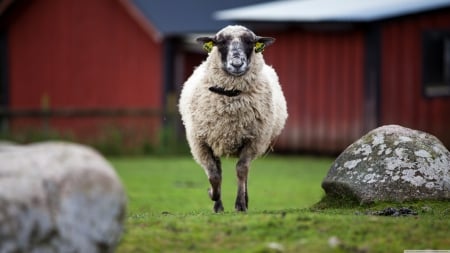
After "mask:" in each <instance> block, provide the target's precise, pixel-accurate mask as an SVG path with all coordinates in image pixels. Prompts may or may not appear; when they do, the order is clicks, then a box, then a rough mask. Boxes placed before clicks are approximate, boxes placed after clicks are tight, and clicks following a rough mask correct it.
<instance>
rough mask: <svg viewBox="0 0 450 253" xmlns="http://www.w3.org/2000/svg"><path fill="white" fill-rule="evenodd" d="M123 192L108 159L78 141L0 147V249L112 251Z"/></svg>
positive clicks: (119, 227)
mask: <svg viewBox="0 0 450 253" xmlns="http://www.w3.org/2000/svg"><path fill="white" fill-rule="evenodd" d="M125 207H126V197H125V192H124V190H123V187H122V184H121V183H120V181H119V178H118V177H117V175H116V173H115V171H114V170H113V168H112V167H111V166H110V165H109V163H108V162H107V161H106V160H105V159H104V158H103V157H102V156H101V155H99V154H98V153H97V152H96V151H94V150H92V149H90V148H88V147H85V146H81V145H76V144H69V143H61V142H47V143H40V144H33V145H27V146H19V147H14V148H11V149H2V151H1V152H0V238H1V239H0V242H1V243H0V252H74V253H82V252H92V253H103V252H105V253H106V252H113V251H114V248H115V246H116V245H117V243H118V241H119V239H120V236H121V234H122V231H123V220H124V216H125V213H124V212H125Z"/></svg>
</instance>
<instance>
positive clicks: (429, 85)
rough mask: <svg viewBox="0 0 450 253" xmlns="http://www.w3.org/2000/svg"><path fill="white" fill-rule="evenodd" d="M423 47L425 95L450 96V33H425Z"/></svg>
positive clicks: (437, 31)
mask: <svg viewBox="0 0 450 253" xmlns="http://www.w3.org/2000/svg"><path fill="white" fill-rule="evenodd" d="M422 46H423V48H422V54H423V67H422V70H423V72H422V73H423V90H424V93H425V95H426V96H429V97H435V96H450V31H448V30H446V31H443V30H433V31H426V32H424V33H423V36H422Z"/></svg>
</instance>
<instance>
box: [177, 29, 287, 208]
mask: <svg viewBox="0 0 450 253" xmlns="http://www.w3.org/2000/svg"><path fill="white" fill-rule="evenodd" d="M274 40H275V39H274V38H270V37H260V36H256V35H255V34H254V33H253V32H252V31H251V30H249V29H247V28H246V27H243V26H239V25H232V26H227V27H225V28H223V29H222V30H220V31H219V32H218V33H217V34H216V35H215V36H212V37H200V38H197V41H198V42H200V43H203V48H204V49H205V50H206V51H208V52H209V54H208V57H207V59H206V61H204V62H203V63H201V64H200V65H199V66H198V67H197V68H196V69H195V70H194V72H193V74H192V75H191V76H190V77H189V78H188V79H187V81H186V82H185V83H184V85H183V88H182V91H181V95H180V99H179V111H180V114H181V118H182V121H183V124H184V126H185V129H186V138H187V141H188V144H189V146H190V149H191V153H192V156H193V157H194V159H195V161H196V162H197V163H198V164H199V165H201V167H203V169H204V170H205V172H206V175H207V177H208V179H209V183H210V185H211V188H210V189H209V190H208V193H209V197H210V198H211V200H212V201H214V207H213V210H214V211H215V212H222V211H223V210H224V208H223V204H222V200H221V182H222V168H221V161H220V157H222V156H236V157H237V158H238V162H237V164H236V174H237V185H238V190H237V196H236V202H235V209H236V211H243V212H245V211H247V209H248V190H247V176H248V171H249V168H250V163H251V161H252V160H254V159H256V158H257V157H259V156H261V155H263V154H264V153H266V152H267V151H268V150H269V149H270V148H271V144H273V141H274V140H275V138H276V137H277V136H278V135H279V134H280V133H281V131H282V129H283V128H284V124H285V121H286V119H287V116H288V114H287V108H286V101H285V98H284V95H283V92H282V89H281V86H280V84H279V81H278V76H277V74H276V73H275V71H274V69H273V68H272V67H270V66H268V65H266V63H265V62H264V59H263V56H262V51H263V50H264V48H265V47H267V46H269V45H270V44H272V43H273V42H274Z"/></svg>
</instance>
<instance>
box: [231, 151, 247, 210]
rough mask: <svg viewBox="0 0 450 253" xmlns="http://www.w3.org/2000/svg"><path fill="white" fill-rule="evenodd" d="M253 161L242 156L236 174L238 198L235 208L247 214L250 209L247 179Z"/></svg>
mask: <svg viewBox="0 0 450 253" xmlns="http://www.w3.org/2000/svg"><path fill="white" fill-rule="evenodd" d="M250 162H251V159H250V158H248V157H247V156H243V157H242V156H241V157H240V158H239V161H238V163H237V165H236V174H237V184H238V190H237V196H236V203H235V208H236V211H239V212H245V211H247V208H248V189H247V177H248V170H249V168H250Z"/></svg>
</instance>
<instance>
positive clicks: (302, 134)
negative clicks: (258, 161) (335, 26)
mask: <svg viewBox="0 0 450 253" xmlns="http://www.w3.org/2000/svg"><path fill="white" fill-rule="evenodd" d="M262 35H270V36H273V37H275V38H276V42H275V43H274V44H273V45H272V46H270V47H268V48H267V49H266V51H265V52H264V57H265V59H266V63H268V64H269V65H273V67H274V68H275V70H276V71H277V73H278V75H279V77H280V83H281V85H282V88H283V91H284V94H285V96H286V100H287V105H288V112H289V118H288V121H287V125H286V128H285V129H284V131H283V133H282V136H281V137H280V138H279V139H278V141H277V149H278V150H289V151H303V150H306V151H317V152H329V153H335V152H339V151H341V150H342V149H343V148H345V147H346V146H347V145H349V144H350V143H352V142H353V141H354V140H355V139H356V138H358V137H359V136H361V134H362V133H363V125H362V122H363V82H364V75H363V73H364V66H363V64H364V54H363V53H364V33H363V31H360V30H351V31H339V32H318V31H302V30H294V31H286V32H279V33H273V34H262Z"/></svg>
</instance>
